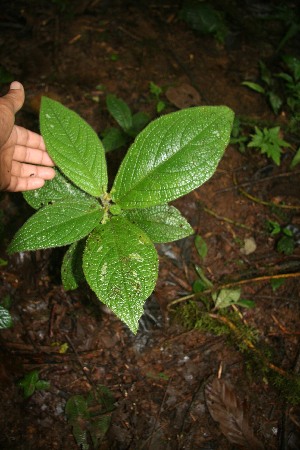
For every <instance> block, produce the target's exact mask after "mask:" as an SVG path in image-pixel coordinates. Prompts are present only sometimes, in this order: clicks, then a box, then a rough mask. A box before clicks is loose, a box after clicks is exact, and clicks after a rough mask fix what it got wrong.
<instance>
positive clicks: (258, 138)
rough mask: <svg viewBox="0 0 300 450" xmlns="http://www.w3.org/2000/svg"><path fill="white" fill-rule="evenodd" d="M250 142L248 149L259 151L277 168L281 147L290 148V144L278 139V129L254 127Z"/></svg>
mask: <svg viewBox="0 0 300 450" xmlns="http://www.w3.org/2000/svg"><path fill="white" fill-rule="evenodd" d="M251 138H252V139H251V140H250V142H249V143H248V144H247V146H248V147H254V148H258V149H260V151H261V153H263V154H264V153H265V154H266V155H267V156H268V157H269V158H271V159H272V160H273V161H274V162H275V164H277V166H279V165H280V155H281V152H282V148H283V147H290V144H289V143H288V142H286V141H284V140H283V139H281V137H280V127H274V128H263V129H262V130H261V129H259V128H258V127H255V134H251Z"/></svg>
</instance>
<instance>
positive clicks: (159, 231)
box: [124, 205, 194, 243]
mask: <svg viewBox="0 0 300 450" xmlns="http://www.w3.org/2000/svg"><path fill="white" fill-rule="evenodd" d="M124 215H125V217H127V219H128V220H129V221H130V222H132V223H135V224H136V225H137V226H138V227H140V228H141V229H142V230H144V231H145V233H146V234H147V235H148V236H149V238H150V239H151V241H152V242H156V243H162V242H170V241H176V240H178V239H182V238H184V237H187V236H190V235H191V234H193V233H194V230H193V228H192V227H191V226H190V224H189V223H188V222H187V221H186V219H185V218H184V217H182V215H181V214H180V212H179V211H178V209H176V208H175V207H174V206H168V205H161V206H152V207H151V208H143V209H130V210H125V211H124Z"/></svg>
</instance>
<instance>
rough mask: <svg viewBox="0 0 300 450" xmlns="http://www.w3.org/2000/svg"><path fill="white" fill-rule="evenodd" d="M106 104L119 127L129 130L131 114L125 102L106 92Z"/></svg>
mask: <svg viewBox="0 0 300 450" xmlns="http://www.w3.org/2000/svg"><path fill="white" fill-rule="evenodd" d="M106 106H107V109H108V111H109V112H110V114H111V115H112V116H113V118H114V119H115V120H116V121H117V122H118V124H119V125H120V127H121V128H122V129H123V130H124V131H128V130H130V128H131V127H132V115H131V111H130V108H129V106H128V105H127V103H125V102H124V100H122V99H120V98H118V97H116V96H115V95H113V94H108V95H107V96H106Z"/></svg>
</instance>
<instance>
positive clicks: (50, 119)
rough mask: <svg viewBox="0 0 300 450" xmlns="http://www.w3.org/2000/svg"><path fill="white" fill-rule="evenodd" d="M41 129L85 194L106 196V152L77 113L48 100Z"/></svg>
mask: <svg viewBox="0 0 300 450" xmlns="http://www.w3.org/2000/svg"><path fill="white" fill-rule="evenodd" d="M40 127H41V133H42V136H43V138H44V140H45V143H46V146H47V150H48V153H49V154H50V156H51V158H52V159H53V161H54V162H55V164H56V165H57V166H58V167H59V168H60V170H61V171H62V172H63V173H64V174H65V175H66V176H67V177H68V178H70V180H72V181H73V183H75V184H76V185H77V186H78V187H80V188H81V189H82V190H84V191H85V192H87V193H89V194H91V195H93V196H95V197H99V196H100V195H101V194H102V193H104V192H105V191H106V186H107V170H106V161H105V152H104V148H103V145H102V143H101V141H100V139H99V138H98V136H97V134H96V132H95V131H94V130H93V129H92V128H91V127H90V126H89V125H88V124H87V123H86V122H85V121H84V120H83V119H82V118H81V117H80V116H79V115H78V114H76V113H75V112H74V111H71V110H70V109H68V108H66V107H65V106H63V105H62V104H60V103H59V102H56V101H55V100H51V99H49V98H47V97H43V99H42V104H41V112H40Z"/></svg>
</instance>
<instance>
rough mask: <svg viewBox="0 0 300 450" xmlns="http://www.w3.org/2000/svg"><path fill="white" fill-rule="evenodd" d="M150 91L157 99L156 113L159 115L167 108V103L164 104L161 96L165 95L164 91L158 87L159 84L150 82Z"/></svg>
mask: <svg viewBox="0 0 300 450" xmlns="http://www.w3.org/2000/svg"><path fill="white" fill-rule="evenodd" d="M149 90H150V93H151V94H152V95H153V97H154V98H155V101H156V112H157V113H158V114H160V113H161V112H162V111H163V110H164V109H165V107H166V106H167V105H166V102H164V101H163V100H162V99H161V95H162V94H163V89H162V88H161V87H160V86H158V85H157V84H155V83H153V81H150V83H149Z"/></svg>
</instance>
